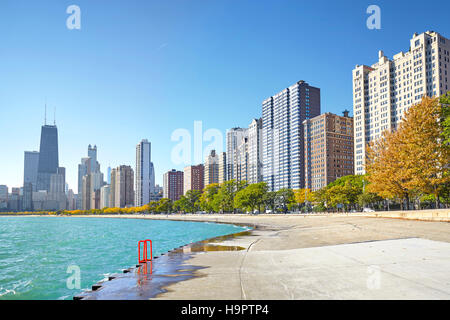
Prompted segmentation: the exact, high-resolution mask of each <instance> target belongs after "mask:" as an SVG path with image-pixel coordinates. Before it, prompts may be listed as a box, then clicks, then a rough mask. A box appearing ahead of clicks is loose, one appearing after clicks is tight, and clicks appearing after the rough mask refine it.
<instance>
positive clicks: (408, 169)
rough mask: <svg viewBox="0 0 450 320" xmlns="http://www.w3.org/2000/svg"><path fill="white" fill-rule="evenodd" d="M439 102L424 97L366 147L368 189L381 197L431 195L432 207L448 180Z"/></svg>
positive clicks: (400, 197) (446, 152)
mask: <svg viewBox="0 0 450 320" xmlns="http://www.w3.org/2000/svg"><path fill="white" fill-rule="evenodd" d="M441 118H442V105H441V104H440V103H439V102H438V99H437V98H433V99H432V98H428V97H424V98H423V99H422V101H421V103H419V104H417V105H415V106H412V107H411V108H409V110H408V111H406V112H405V114H404V118H403V119H402V121H401V122H400V124H399V126H398V129H397V130H396V131H393V132H389V131H385V132H384V133H383V136H382V138H381V139H379V140H377V141H376V142H375V143H372V144H371V145H370V146H369V148H368V159H367V164H366V171H367V173H368V179H369V181H370V182H371V184H370V186H369V188H370V191H372V192H375V193H377V194H378V195H380V196H381V197H383V198H399V199H404V200H405V202H406V208H408V206H409V201H410V199H411V198H412V197H419V196H420V194H421V193H426V194H433V195H434V196H435V198H436V207H439V197H440V194H441V193H442V192H443V190H444V189H445V187H446V186H447V185H448V183H449V172H448V164H449V162H450V153H449V148H448V145H447V144H446V143H444V141H443V138H442V134H443V132H444V123H443V121H441Z"/></svg>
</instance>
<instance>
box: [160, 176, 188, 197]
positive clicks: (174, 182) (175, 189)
mask: <svg viewBox="0 0 450 320" xmlns="http://www.w3.org/2000/svg"><path fill="white" fill-rule="evenodd" d="M183 187H184V173H183V171H177V170H175V169H172V170H171V171H168V172H166V173H164V177H163V189H164V198H167V199H170V200H172V201H177V200H178V199H180V197H181V196H182V195H183Z"/></svg>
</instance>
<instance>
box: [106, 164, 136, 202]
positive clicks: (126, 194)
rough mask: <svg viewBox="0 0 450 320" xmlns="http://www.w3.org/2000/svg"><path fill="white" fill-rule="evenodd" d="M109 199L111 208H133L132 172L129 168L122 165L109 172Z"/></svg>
mask: <svg viewBox="0 0 450 320" xmlns="http://www.w3.org/2000/svg"><path fill="white" fill-rule="evenodd" d="M99 198H100V197H99ZM110 199H111V202H110V206H112V207H116V208H126V207H132V206H134V171H133V169H132V168H131V167H130V166H125V165H122V166H119V167H117V168H115V169H112V170H111V190H110Z"/></svg>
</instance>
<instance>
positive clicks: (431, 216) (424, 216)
mask: <svg viewBox="0 0 450 320" xmlns="http://www.w3.org/2000/svg"><path fill="white" fill-rule="evenodd" d="M361 215H362V216H367V217H382V218H400V219H413V220H426V221H450V209H439V210H436V209H432V210H407V211H379V212H367V213H361Z"/></svg>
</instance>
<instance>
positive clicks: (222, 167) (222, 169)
mask: <svg viewBox="0 0 450 320" xmlns="http://www.w3.org/2000/svg"><path fill="white" fill-rule="evenodd" d="M225 181H227V153H226V152H221V153H219V183H224V182H225Z"/></svg>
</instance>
